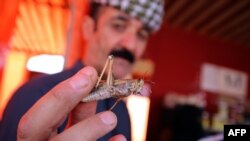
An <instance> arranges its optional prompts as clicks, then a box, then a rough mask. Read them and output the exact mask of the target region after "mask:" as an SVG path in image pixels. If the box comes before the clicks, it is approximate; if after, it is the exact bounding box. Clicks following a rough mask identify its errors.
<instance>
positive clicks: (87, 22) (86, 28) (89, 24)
mask: <svg viewBox="0 0 250 141" xmlns="http://www.w3.org/2000/svg"><path fill="white" fill-rule="evenodd" d="M94 28H95V21H94V20H93V19H92V18H91V17H89V16H84V18H83V24H82V31H83V37H84V39H85V40H89V39H90V38H92V36H93V33H94Z"/></svg>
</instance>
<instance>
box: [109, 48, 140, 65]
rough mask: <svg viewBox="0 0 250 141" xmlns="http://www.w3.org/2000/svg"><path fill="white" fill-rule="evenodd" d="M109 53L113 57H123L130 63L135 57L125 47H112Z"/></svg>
mask: <svg viewBox="0 0 250 141" xmlns="http://www.w3.org/2000/svg"><path fill="white" fill-rule="evenodd" d="M109 55H113V56H114V57H121V58H123V59H126V60H127V61H128V62H130V63H131V64H132V63H134V62H135V57H134V54H133V53H132V52H130V51H129V50H127V49H126V48H121V49H114V50H112V51H111V52H110V53H109Z"/></svg>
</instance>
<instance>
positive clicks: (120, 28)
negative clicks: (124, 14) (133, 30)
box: [111, 23, 126, 31]
mask: <svg viewBox="0 0 250 141" xmlns="http://www.w3.org/2000/svg"><path fill="white" fill-rule="evenodd" d="M111 26H112V28H113V29H114V30H116V31H124V30H125V29H126V25H125V24H123V23H112V25H111Z"/></svg>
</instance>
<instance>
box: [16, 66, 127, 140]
mask: <svg viewBox="0 0 250 141" xmlns="http://www.w3.org/2000/svg"><path fill="white" fill-rule="evenodd" d="M96 81H97V72H96V70H95V69H93V68H92V67H85V68H84V69H82V70H80V71H79V72H78V73H77V74H76V75H74V76H73V77H71V78H69V79H67V80H65V81H63V82H62V83H60V84H58V85H57V86H55V87H54V88H53V89H52V90H50V91H49V92H48V93H47V94H46V95H44V96H43V97H42V98H41V99H40V100H39V101H37V102H36V103H35V104H34V105H33V107H31V109H30V110H29V111H28V112H27V113H25V115H24V116H23V117H22V119H21V120H20V122H19V126H18V135H17V138H18V140H19V141H34V140H36V141H39V140H71V141H78V140H81V141H82V140H85V141H92V140H97V139H98V138H100V137H102V136H103V135H105V134H106V133H108V132H110V131H111V130H112V129H114V128H115V126H116V124H117V119H116V116H115V114H114V113H112V112H111V111H106V112H102V113H99V114H96V115H94V113H95V110H96V102H91V103H80V101H81V99H82V98H83V97H85V96H86V95H88V94H89V93H90V91H91V89H92V88H93V87H94V86H95V83H96ZM69 113H71V118H70V125H69V126H68V128H67V129H66V130H65V131H63V132H62V133H60V134H58V133H57V128H58V127H59V126H60V125H61V124H62V122H63V121H64V120H65V118H66V117H67V115H68V114H69ZM111 139H112V140H126V139H125V137H124V136H123V135H117V136H114V137H113V138H111Z"/></svg>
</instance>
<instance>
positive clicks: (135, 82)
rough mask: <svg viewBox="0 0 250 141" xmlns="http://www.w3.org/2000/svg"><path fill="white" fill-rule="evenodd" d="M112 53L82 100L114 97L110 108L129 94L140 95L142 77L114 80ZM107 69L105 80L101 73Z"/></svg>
mask: <svg viewBox="0 0 250 141" xmlns="http://www.w3.org/2000/svg"><path fill="white" fill-rule="evenodd" d="M112 65H113V55H110V56H108V59H107V60H106V63H105V65H104V68H103V70H102V72H101V74H100V77H99V78H98V80H97V83H96V85H95V87H94V88H93V89H92V91H91V92H90V94H89V95H88V96H86V97H84V98H83V99H82V102H91V101H98V100H103V99H107V98H111V97H113V98H116V99H117V100H116V102H115V103H114V105H113V106H112V107H111V108H110V110H112V109H113V108H114V107H115V106H116V105H117V104H118V102H119V101H120V100H121V99H122V98H124V97H127V96H129V95H132V94H135V95H140V94H141V93H140V92H141V90H142V89H143V85H144V80H143V79H118V80H114V77H113V74H112ZM106 69H108V72H107V80H106V81H105V80H102V78H103V75H104V73H105V71H106Z"/></svg>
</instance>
